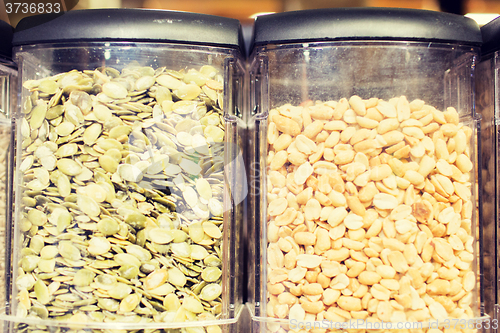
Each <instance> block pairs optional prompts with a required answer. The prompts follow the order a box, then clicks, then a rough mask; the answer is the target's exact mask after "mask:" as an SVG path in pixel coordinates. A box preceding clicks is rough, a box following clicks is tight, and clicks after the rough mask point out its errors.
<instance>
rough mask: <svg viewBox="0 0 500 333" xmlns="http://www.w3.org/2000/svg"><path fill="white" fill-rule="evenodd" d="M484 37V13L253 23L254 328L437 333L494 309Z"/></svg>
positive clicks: (368, 11) (373, 12) (360, 13)
mask: <svg viewBox="0 0 500 333" xmlns="http://www.w3.org/2000/svg"><path fill="white" fill-rule="evenodd" d="M481 40H482V39H481V34H480V31H479V27H478V26H477V24H476V23H475V22H474V21H472V20H470V19H468V18H465V17H462V16H456V15H451V14H444V13H437V12H430V11H421V10H408V9H380V8H378V9H377V8H363V9H353V8H351V9H321V10H310V11H298V12H287V13H280V14H273V15H266V16H260V17H258V18H257V19H256V22H255V29H254V39H253V40H252V49H251V57H250V67H249V71H250V88H251V92H250V94H251V96H250V110H251V111H252V112H253V113H252V115H251V117H250V119H249V122H248V127H249V135H248V136H249V147H250V149H249V153H248V154H249V155H248V156H249V161H250V162H249V168H250V176H249V184H250V194H251V197H250V198H251V199H250V204H249V207H250V209H249V210H250V214H249V219H250V220H251V221H255V223H251V224H249V225H250V227H251V229H250V230H249V234H251V235H254V236H255V242H254V243H251V244H250V245H249V246H250V251H255V252H256V253H257V259H256V260H255V261H252V262H250V267H249V272H250V278H251V279H254V280H253V281H252V282H251V284H250V285H251V286H254V287H253V288H251V290H252V291H250V293H249V294H250V298H251V300H250V308H251V310H252V315H253V316H254V322H255V321H257V322H259V323H261V325H257V326H258V327H259V328H258V329H257V331H258V332H273V333H275V332H276V333H277V332H279V333H283V332H298V331H300V332H334V331H335V330H336V329H337V328H338V327H337V326H335V323H337V324H338V323H351V324H352V323H354V325H355V326H349V328H357V329H360V330H364V329H370V328H373V326H370V325H372V324H373V323H377V324H380V323H389V324H391V323H392V324H394V326H393V327H392V328H408V327H409V326H402V327H399V326H396V323H399V324H401V325H403V324H404V323H406V324H408V325H410V324H412V323H429V322H437V323H439V330H441V331H442V330H443V329H445V328H446V327H445V326H442V324H443V323H446V322H453V320H457V321H458V320H464V321H476V320H479V322H480V321H481V320H482V319H484V318H483V314H482V313H481V311H480V305H481V302H483V301H484V298H482V297H481V296H485V295H481V290H482V289H481V288H480V274H479V267H480V265H479V264H480V256H479V251H478V249H479V245H480V243H479V241H480V239H481V237H480V230H479V220H478V208H479V206H478V199H479V198H478V193H477V186H478V176H477V175H476V165H477V158H478V156H477V138H476V135H477V129H478V120H477V116H476V114H475V112H474V90H473V87H474V86H473V78H474V68H475V65H476V63H477V61H478V54H479V46H480V44H481ZM259 256H260V260H259ZM262 323H264V324H262ZM315 323H316V324H317V325H316V326H314V325H315ZM323 324H324V325H323ZM325 326H326V327H325ZM384 327H385V328H388V326H384ZM426 327H427V328H422V331H427V330H429V329H431V328H429V327H430V326H426ZM454 328H455V329H457V330H462V329H463V330H467V329H469V328H470V327H469V328H468V327H466V326H464V327H458V326H456V327H454ZM301 329H303V331H302V330H301Z"/></svg>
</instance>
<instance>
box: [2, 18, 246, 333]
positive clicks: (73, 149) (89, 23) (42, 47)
mask: <svg viewBox="0 0 500 333" xmlns="http://www.w3.org/2000/svg"><path fill="white" fill-rule="evenodd" d="M13 43H14V47H15V48H14V52H15V56H16V59H17V61H18V63H19V66H20V69H21V70H22V77H21V78H20V86H19V94H20V96H21V102H20V103H19V109H18V110H17V112H16V114H15V121H16V129H17V133H16V137H17V155H16V172H17V173H16V182H17V184H16V185H17V187H16V213H15V214H16V215H15V224H14V226H13V230H14V237H13V245H12V254H13V258H12V263H11V266H12V269H13V276H12V281H11V288H10V289H9V294H8V296H10V302H11V303H10V305H11V306H10V309H8V310H9V312H8V313H7V315H8V316H10V317H8V318H9V320H11V321H12V322H14V321H15V322H16V324H12V325H11V326H12V327H13V330H14V331H21V330H22V331H23V332H24V331H26V332H35V331H37V332H38V330H39V327H40V326H41V325H45V326H43V327H48V328H47V331H50V330H56V329H58V330H59V328H56V327H55V326H54V325H55V324H54V323H56V322H57V323H63V324H61V325H62V326H61V327H63V328H60V330H62V331H64V332H66V331H68V330H70V331H71V330H74V328H71V324H72V323H77V324H80V323H83V324H81V325H82V326H78V327H80V328H82V329H89V330H92V331H93V330H94V329H95V330H96V332H97V331H111V330H115V329H120V330H123V332H135V331H148V332H149V331H155V330H163V329H165V332H167V331H168V332H170V330H172V331H176V332H180V331H190V330H191V331H193V332H194V331H196V332H205V333H215V332H221V331H224V332H230V331H232V330H233V326H232V325H233V324H234V323H235V322H236V321H237V315H238V314H239V313H240V311H241V309H242V307H243V305H242V289H241V285H242V283H241V278H242V277H241V273H242V270H241V269H240V267H241V264H240V260H241V258H240V252H241V249H242V246H241V241H240V237H241V228H242V208H243V205H242V200H243V197H242V196H241V195H240V194H241V193H242V191H241V188H243V184H242V181H243V180H244V177H243V175H244V174H245V173H244V171H242V170H240V168H243V155H242V149H243V129H244V126H245V124H244V122H243V119H242V105H241V100H242V94H243V83H244V80H243V78H244V74H245V69H244V50H243V45H242V38H241V26H240V23H239V22H238V21H237V20H234V19H228V18H223V17H217V16H211V15H204V14H196V13H185V12H175V11H160V10H140V9H96V10H75V11H70V12H67V13H64V15H48V14H47V15H40V16H32V17H29V18H25V19H23V20H22V21H20V23H19V24H18V25H17V27H16V31H15V33H14V41H13ZM13 317H14V319H13ZM68 323H70V324H68ZM129 324H131V325H132V327H129V326H128V325H129ZM68 325H69V326H68ZM134 325H135V326H134ZM186 327H189V328H187V329H186Z"/></svg>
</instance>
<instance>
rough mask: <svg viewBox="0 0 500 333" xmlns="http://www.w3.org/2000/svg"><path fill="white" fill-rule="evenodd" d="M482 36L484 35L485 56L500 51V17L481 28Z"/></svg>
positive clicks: (482, 51) (482, 47)
mask: <svg viewBox="0 0 500 333" xmlns="http://www.w3.org/2000/svg"><path fill="white" fill-rule="evenodd" d="M481 34H482V35H483V45H482V46H481V54H482V55H483V56H486V55H488V54H490V53H493V52H495V51H498V50H500V17H499V18H496V19H494V20H493V21H491V22H489V23H488V24H486V25H484V26H483V27H482V28H481Z"/></svg>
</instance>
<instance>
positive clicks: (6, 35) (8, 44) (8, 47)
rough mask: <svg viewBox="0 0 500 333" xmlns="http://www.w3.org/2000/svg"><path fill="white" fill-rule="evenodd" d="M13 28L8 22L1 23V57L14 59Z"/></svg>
mask: <svg viewBox="0 0 500 333" xmlns="http://www.w3.org/2000/svg"><path fill="white" fill-rule="evenodd" d="M12 30H13V29H12V26H11V25H10V24H8V23H7V22H4V21H0V36H2V37H1V39H0V57H2V58H5V59H9V60H11V59H12Z"/></svg>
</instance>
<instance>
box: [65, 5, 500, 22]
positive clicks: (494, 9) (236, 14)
mask: <svg viewBox="0 0 500 333" xmlns="http://www.w3.org/2000/svg"><path fill="white" fill-rule="evenodd" d="M105 7H115V8H118V7H124V8H155V9H170V10H181V11H188V12H197V13H205V14H212V15H219V16H225V17H232V18H236V19H238V20H240V21H241V22H242V24H243V25H251V24H252V21H253V19H254V17H255V16H256V15H259V14H262V13H269V12H283V11H291V10H301V9H313V8H331V7H400V8H417V9H429V10H437V11H444V12H450V13H455V14H461V15H466V14H467V16H471V17H472V18H474V19H476V20H477V21H478V23H479V24H480V25H483V24H485V23H487V22H489V21H490V20H491V19H493V18H495V17H497V16H499V15H500V0H182V1H179V0H105V1H104V0H80V1H79V3H78V4H77V6H76V7H75V9H77V8H80V9H83V8H105Z"/></svg>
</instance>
